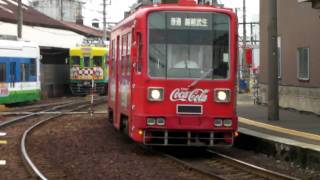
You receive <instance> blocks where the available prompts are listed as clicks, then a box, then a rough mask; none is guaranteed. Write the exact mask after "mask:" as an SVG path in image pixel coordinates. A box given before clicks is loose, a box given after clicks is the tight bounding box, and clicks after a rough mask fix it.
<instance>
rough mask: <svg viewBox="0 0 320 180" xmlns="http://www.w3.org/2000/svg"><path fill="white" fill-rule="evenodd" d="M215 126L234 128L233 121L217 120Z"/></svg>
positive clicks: (214, 122)
mask: <svg viewBox="0 0 320 180" xmlns="http://www.w3.org/2000/svg"><path fill="white" fill-rule="evenodd" d="M213 125H214V126H215V127H226V128H230V127H232V119H224V118H217V119H214V121H213Z"/></svg>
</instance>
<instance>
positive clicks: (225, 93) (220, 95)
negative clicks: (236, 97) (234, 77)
mask: <svg viewBox="0 0 320 180" xmlns="http://www.w3.org/2000/svg"><path fill="white" fill-rule="evenodd" d="M214 100H215V102H218V103H229V102H230V89H215V90H214Z"/></svg>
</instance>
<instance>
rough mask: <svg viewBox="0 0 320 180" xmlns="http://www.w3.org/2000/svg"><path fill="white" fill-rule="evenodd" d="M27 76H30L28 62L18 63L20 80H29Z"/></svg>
mask: <svg viewBox="0 0 320 180" xmlns="http://www.w3.org/2000/svg"><path fill="white" fill-rule="evenodd" d="M29 76H30V66H29V64H26V63H23V64H20V80H21V81H22V82H26V81H29Z"/></svg>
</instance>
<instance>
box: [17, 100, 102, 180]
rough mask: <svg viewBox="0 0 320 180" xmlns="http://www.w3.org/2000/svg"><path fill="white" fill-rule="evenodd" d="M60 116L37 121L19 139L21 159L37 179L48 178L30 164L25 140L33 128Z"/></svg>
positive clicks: (45, 179)
mask: <svg viewBox="0 0 320 180" xmlns="http://www.w3.org/2000/svg"><path fill="white" fill-rule="evenodd" d="M103 102H104V101H101V102H97V103H96V104H95V106H96V105H98V104H101V103H103ZM89 106H91V104H86V105H80V106H78V107H77V108H74V109H71V110H69V111H70V112H71V111H75V110H79V109H82V108H86V107H89ZM61 116H64V114H59V115H55V116H53V117H49V118H46V119H44V120H42V121H39V122H38V123H36V124H34V125H33V126H31V127H29V128H28V129H27V130H26V131H25V132H24V133H23V136H22V138H21V142H20V148H21V153H22V157H23V159H24V161H25V162H26V163H27V164H28V166H29V167H30V168H31V170H32V171H33V173H34V174H35V175H36V177H37V178H40V179H42V180H47V179H48V178H47V177H46V176H45V175H44V174H43V173H41V171H40V170H39V169H38V168H37V167H36V165H35V164H34V163H33V162H32V160H31V158H30V156H29V155H28V152H27V150H26V146H25V145H26V139H27V136H28V134H29V133H30V132H32V131H33V130H34V129H35V128H37V127H39V126H41V125H43V124H44V123H46V122H48V121H49V120H53V119H55V118H57V117H61Z"/></svg>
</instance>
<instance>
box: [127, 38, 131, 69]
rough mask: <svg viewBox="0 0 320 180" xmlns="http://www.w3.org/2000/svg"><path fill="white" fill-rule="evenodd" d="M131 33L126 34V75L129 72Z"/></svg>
mask: <svg viewBox="0 0 320 180" xmlns="http://www.w3.org/2000/svg"><path fill="white" fill-rule="evenodd" d="M131 38H132V37H131V33H128V48H127V62H128V63H127V74H128V75H129V74H130V71H131V62H130V53H131Z"/></svg>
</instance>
